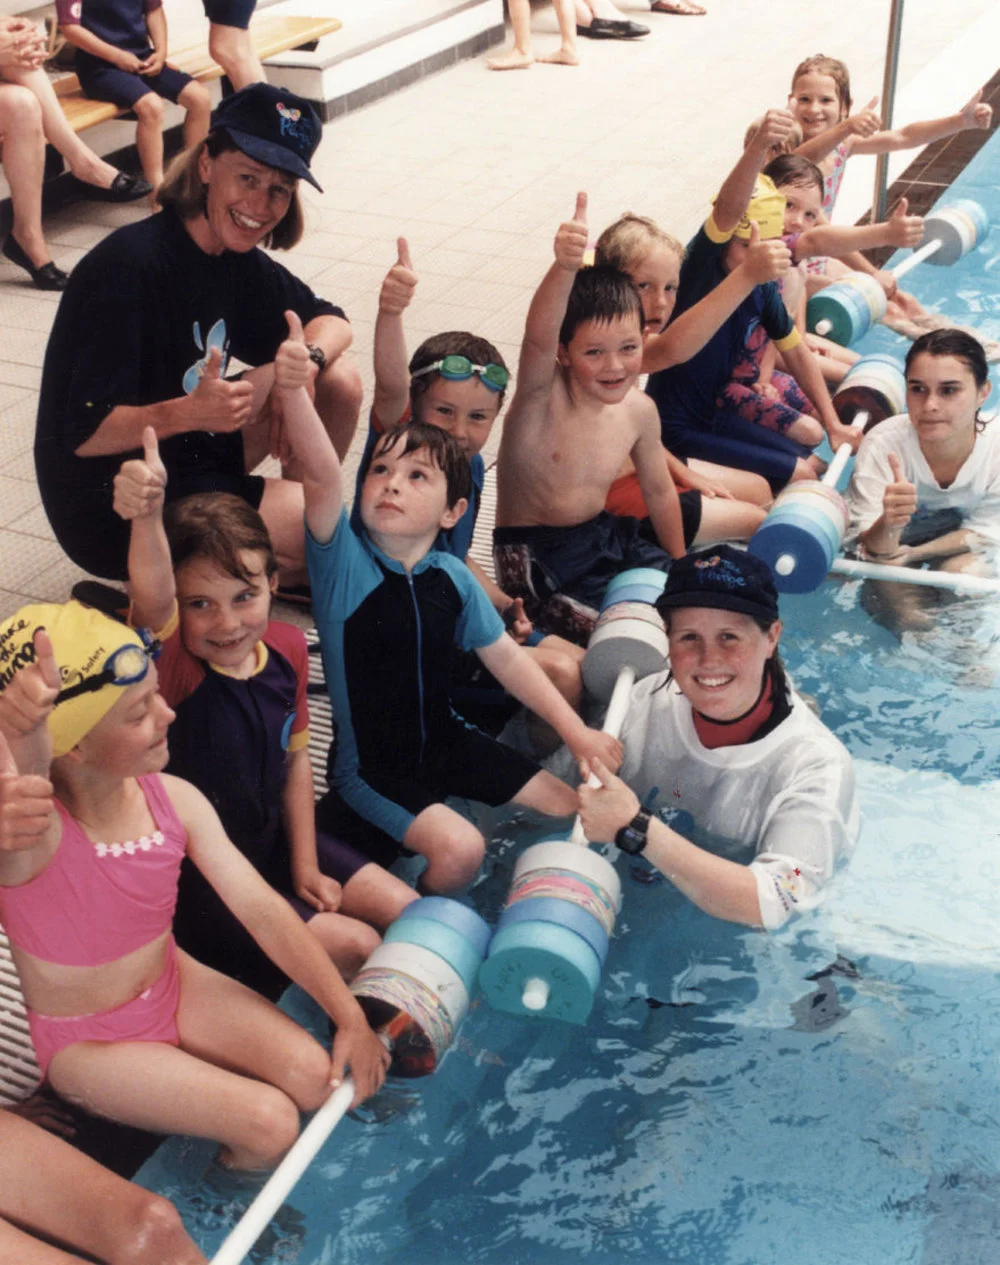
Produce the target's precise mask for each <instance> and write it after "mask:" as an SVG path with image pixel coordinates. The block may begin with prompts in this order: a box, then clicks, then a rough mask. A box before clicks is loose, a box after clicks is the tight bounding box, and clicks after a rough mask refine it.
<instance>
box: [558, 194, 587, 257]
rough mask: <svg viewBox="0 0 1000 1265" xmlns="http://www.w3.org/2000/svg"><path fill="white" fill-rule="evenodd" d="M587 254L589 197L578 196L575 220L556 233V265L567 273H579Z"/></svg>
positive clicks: (563, 225)
mask: <svg viewBox="0 0 1000 1265" xmlns="http://www.w3.org/2000/svg"><path fill="white" fill-rule="evenodd" d="M586 253H587V195H586V194H585V193H578V194H577V195H576V206H575V208H574V210H573V218H572V219H571V220H566V221H564V222H563V223H562V224H560V225H559V231H558V232H557V233H556V241H555V255H556V263H557V264H558V265H559V267H560V268H565V269H566V271H567V272H579V271H580V269H581V268H582V267H583V257H584V255H585V254H586Z"/></svg>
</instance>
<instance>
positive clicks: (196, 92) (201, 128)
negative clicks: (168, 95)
mask: <svg viewBox="0 0 1000 1265" xmlns="http://www.w3.org/2000/svg"><path fill="white" fill-rule="evenodd" d="M177 104H178V105H179V106H182V107H183V108H184V109H185V110H186V111H187V114H186V115H185V118H184V148H185V149H190V148H191V146H192V145H197V144H198V142H199V141H200V140H202V139H204V137H206V136H207V135H208V120H209V117H210V116H211V113H212V98H211V97H210V96H209V95H208V89H207V88H206V87H205V86H204V85H203V84H200V83H198V81H197V80H196V79H192V80H191V82H190V83H189V84H188V86H187V87H186V88H185V89H184V91H183V92H182V93H181V94H180V96H179V97H178V98H177Z"/></svg>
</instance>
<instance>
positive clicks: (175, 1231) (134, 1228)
mask: <svg viewBox="0 0 1000 1265" xmlns="http://www.w3.org/2000/svg"><path fill="white" fill-rule="evenodd" d="M135 1189H136V1190H137V1191H141V1196H140V1197H139V1198H138V1199H137V1201H136V1206H135V1208H134V1209H133V1210H132V1211H131V1213H130V1214H129V1216H128V1217H127V1218H126V1221H125V1226H124V1228H123V1230H122V1232H121V1234H120V1235H119V1236H118V1239H117V1244H116V1253H115V1256H114V1258H113V1259H114V1260H115V1261H121V1262H123V1265H124V1262H126V1261H127V1262H130V1263H131V1262H134V1263H135V1265H158V1263H159V1262H161V1261H173V1260H182V1259H183V1260H187V1259H188V1252H189V1251H190V1250H191V1240H190V1239H189V1238H188V1235H187V1232H186V1231H185V1229H184V1222H183V1221H182V1220H181V1216H180V1213H179V1212H178V1211H177V1209H176V1208H175V1207H174V1205H173V1204H172V1203H171V1202H170V1200H169V1199H164V1198H162V1197H161V1196H160V1195H154V1194H151V1193H149V1192H147V1191H144V1190H142V1188H141V1187H136V1188H135ZM192 1259H193V1258H192Z"/></svg>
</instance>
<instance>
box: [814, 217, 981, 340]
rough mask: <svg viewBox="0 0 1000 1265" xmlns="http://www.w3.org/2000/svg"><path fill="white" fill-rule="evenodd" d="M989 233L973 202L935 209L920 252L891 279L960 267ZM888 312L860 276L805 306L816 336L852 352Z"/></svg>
mask: <svg viewBox="0 0 1000 1265" xmlns="http://www.w3.org/2000/svg"><path fill="white" fill-rule="evenodd" d="M989 228H990V220H989V216H988V215H987V214H986V211H985V209H984V208H983V207H982V206H981V205H980V204H979V203H978V202H974V201H973V200H972V199H971V198H963V199H961V200H960V201H958V202H952V203H950V204H949V205H948V206H942V207H935V209H934V210H933V211H932V212H931V213H930V214H929V215H925V216H924V237H923V241H922V242H921V244H920V246H918V247H917V249H916V250H915V251H914V252H913V254H912V255H910V256H909V258H907V259H904V260H903V262H902V263H901V264H898V265H897V266H896V267H895V268H893V269H892V275H893V276H894V277H895V278H896V280H897V281H899V280H901V279H902V278H903V277H905V276H906V274H907V273H908V272H910V271H911V270H912V269H913V268H916V266H917V265H918V264H921V263H930V264H934V265H935V266H943V267H948V266H949V265H951V264H954V263H957V262H958V261H959V260H960V259H962V258H963V257H964V256H965V255H967V254H968V253H969V251H970V250H975V249H976V247H977V246H978V245H979V244H980V242H982V240H983V239H984V237H986V235H987V233H988V232H989ZM876 291H877V294H876ZM885 312H886V299H885V294H884V292H883V290H882V287H881V286H880V285H879V284H878V282H877V281H875V279H874V278H873V277H869V276H867V275H866V274H865V273H860V272H856V273H853V274H852V275H851V276H850V277H848V278H846V279H845V280H843V281H838V282H836V283H835V284H834V285H832V286H827V287H826V289H824V290H820V291H818V292H817V293H816V294H814V295H813V297H812V298H811V299H810V300H809V302H808V304H807V306H806V322H807V324H808V327H809V329H810V331H811V332H812V333H814V334H821V335H822V336H823V337H825V338H832V339H833V341H834V342H836V343H840V345H841V346H842V347H849V346H850V345H851V344H852V343H856V342H857V341H858V339H860V338H863V337H864V336H865V334H867V333H868V331H869V329H871V327H872V325H873V324H874V323H875V322H876V321H880V320H881V319H882V317H883V316H884V315H885Z"/></svg>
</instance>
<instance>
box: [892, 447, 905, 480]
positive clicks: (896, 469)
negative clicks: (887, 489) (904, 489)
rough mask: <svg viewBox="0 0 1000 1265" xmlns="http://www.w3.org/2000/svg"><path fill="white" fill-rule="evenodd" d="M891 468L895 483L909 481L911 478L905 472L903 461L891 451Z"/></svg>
mask: <svg viewBox="0 0 1000 1265" xmlns="http://www.w3.org/2000/svg"><path fill="white" fill-rule="evenodd" d="M889 469H890V470H891V471H892V481H893V483H908V482H909V480H908V479H907V478H906V476H905V475H904V474H903V463H902V462H901V461H900V459H899V458H898V457H897V456H896V454H895V453H894V452H890V453H889Z"/></svg>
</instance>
